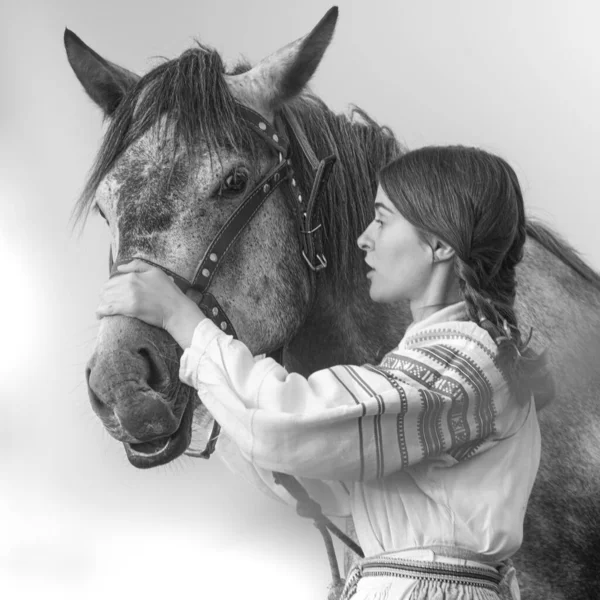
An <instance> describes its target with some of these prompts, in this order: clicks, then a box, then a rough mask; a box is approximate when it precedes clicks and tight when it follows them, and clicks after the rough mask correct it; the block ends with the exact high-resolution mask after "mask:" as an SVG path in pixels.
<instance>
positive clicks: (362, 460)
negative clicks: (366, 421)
mask: <svg viewBox="0 0 600 600" xmlns="http://www.w3.org/2000/svg"><path fill="white" fill-rule="evenodd" d="M329 371H330V372H331V374H332V375H333V376H334V377H335V378H336V379H337V380H338V381H339V382H340V384H341V385H342V386H343V387H344V389H345V390H346V391H347V392H348V394H350V396H351V397H352V399H353V400H354V402H355V403H356V404H357V405H358V406H361V407H362V416H360V417H359V418H358V451H359V454H360V478H359V479H360V481H362V480H363V479H364V477H365V450H364V438H363V429H362V426H363V423H362V421H363V418H364V416H365V412H366V407H365V405H364V404H362V403H361V402H360V401H359V400H358V398H357V397H356V396H355V395H354V394H353V393H352V390H351V389H350V388H349V387H348V386H347V385H346V384H345V383H344V382H343V381H342V380H341V378H340V376H339V375H338V374H337V373H336V372H335V371H334V370H333V368H330V369H329Z"/></svg>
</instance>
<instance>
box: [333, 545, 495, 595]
mask: <svg viewBox="0 0 600 600" xmlns="http://www.w3.org/2000/svg"><path fill="white" fill-rule="evenodd" d="M363 577H403V578H407V579H416V580H420V581H435V582H439V583H448V584H454V585H461V586H471V587H476V588H480V589H485V590H489V591H491V592H493V593H495V594H499V593H500V582H501V580H502V577H501V575H500V573H499V571H498V570H497V569H495V568H493V567H491V566H489V565H485V564H481V565H480V566H479V567H476V566H470V565H457V564H448V563H442V562H432V561H418V560H411V559H403V558H398V557H395V558H385V557H382V556H373V557H370V558H367V559H365V560H363V561H361V562H359V563H358V564H357V565H355V566H354V568H353V569H352V570H351V571H350V573H349V574H348V578H347V579H346V584H345V586H344V589H343V591H342V595H341V596H340V600H350V599H351V598H352V597H353V596H354V594H355V592H356V589H357V586H358V582H359V581H360V579H362V578H363Z"/></svg>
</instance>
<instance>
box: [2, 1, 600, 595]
mask: <svg viewBox="0 0 600 600" xmlns="http://www.w3.org/2000/svg"><path fill="white" fill-rule="evenodd" d="M329 6H330V4H329V2H324V1H320V0H303V1H302V2H291V1H290V0H279V1H274V0H257V1H249V0H213V1H208V0H204V1H202V0H194V1H192V0H168V1H167V0H150V1H149V0H102V1H99V0H97V1H95V2H90V1H88V0H53V1H52V2H45V1H42V0H38V1H37V2H34V1H31V0H30V1H21V2H12V3H11V6H10V8H7V7H6V5H5V4H3V6H2V8H0V11H1V14H0V44H1V46H0V48H1V52H0V76H1V82H2V85H1V88H0V269H1V271H0V273H1V274H0V277H1V279H0V281H1V284H0V286H1V288H0V315H1V319H2V321H1V323H0V340H1V345H0V348H1V350H0V353H1V356H0V408H1V411H0V596H1V597H3V598H11V599H18V598H26V599H29V598H35V597H44V598H63V599H71V598H73V599H77V600H87V599H94V600H95V599H98V600H100V599H102V600H104V599H105V598H110V599H114V600H121V599H125V598H127V599H129V598H132V597H136V598H144V599H150V600H151V599H154V598H157V599H158V598H164V597H165V596H167V595H168V597H188V598H196V599H198V600H202V599H207V598H236V597H244V598H261V599H265V600H270V599H273V600H275V599H277V600H279V599H280V598H282V597H285V598H286V599H290V600H295V599H304V600H306V599H313V598H316V599H319V598H324V597H325V589H326V586H327V583H328V578H329V573H328V567H327V561H326V558H325V555H324V550H323V547H322V544H321V541H320V538H319V536H318V533H317V532H316V530H314V528H312V527H311V526H310V524H309V523H308V522H304V521H301V520H300V519H299V517H296V516H295V515H294V514H293V511H291V510H290V509H288V508H286V507H283V506H279V505H277V504H275V503H273V502H272V501H270V500H269V499H267V498H263V497H262V496H260V495H259V494H258V493H257V492H255V491H254V490H252V489H249V488H248V487H247V486H245V485H244V484H243V483H241V482H238V481H236V480H235V479H234V477H233V476H232V475H230V474H229V473H227V472H226V471H225V469H224V468H222V466H221V465H219V464H217V463H216V462H215V461H211V462H210V463H205V462H202V463H199V462H197V461H194V460H192V459H188V458H185V459H182V460H180V461H178V462H177V463H175V464H171V465H169V466H167V467H164V468H160V469H156V470H153V471H136V470H135V469H134V468H133V467H131V466H130V465H129V463H128V462H127V460H126V458H125V454H124V452H123V450H122V448H121V446H120V445H119V444H118V443H116V442H115V441H114V440H112V439H111V438H109V436H108V435H107V434H106V433H104V431H103V429H102V427H101V425H100V422H99V421H98V420H97V419H96V418H95V416H94V415H93V413H92V411H91V409H90V408H89V407H88V402H87V394H86V389H85V386H84V384H83V371H84V366H85V363H86V360H87V358H88V357H89V355H90V353H91V350H92V347H93V341H94V336H95V330H96V326H97V324H96V321H95V319H94V310H95V305H96V299H97V293H98V289H99V287H100V286H101V284H102V282H103V281H104V279H105V278H106V274H107V273H106V270H107V264H106V262H107V241H108V236H107V232H106V231H105V229H104V227H103V225H102V224H101V223H100V222H99V219H97V220H96V221H94V222H92V223H91V224H90V225H89V226H88V228H87V229H86V230H85V232H84V234H83V235H82V237H81V238H80V239H77V238H76V237H75V236H73V235H71V233H70V230H69V225H68V219H69V214H70V210H71V208H72V206H73V204H74V202H75V200H76V198H77V195H78V193H79V192H80V191H81V189H82V187H83V184H84V181H85V175H86V172H87V171H88V169H89V167H90V166H91V164H92V161H93V158H94V155H95V152H96V150H97V148H98V145H99V141H100V139H101V136H102V132H103V128H102V124H101V115H100V112H99V110H98V109H97V108H96V107H95V106H94V105H93V104H92V103H91V101H90V100H89V99H88V98H87V97H86V96H85V94H84V92H83V91H82V89H81V87H80V85H79V83H78V81H77V80H76V78H75V76H74V75H73V73H72V72H71V70H70V67H69V65H68V63H67V60H66V57H65V53H64V49H63V46H62V35H63V30H64V27H65V26H68V27H69V28H70V29H72V30H74V31H75V32H76V33H77V34H78V35H80V36H81V37H82V38H83V39H84V41H86V43H88V44H89V45H91V46H92V47H93V48H94V49H95V50H97V51H98V52H100V53H101V54H102V55H104V56H105V57H107V58H109V59H110V60H112V61H114V62H118V63H120V64H122V65H123V66H126V67H127V68H129V69H131V70H134V71H137V72H140V73H141V72H144V71H147V70H148V69H149V68H150V67H151V66H152V65H154V64H156V59H152V58H149V57H157V56H166V57H175V56H177V55H178V54H179V53H180V52H182V51H183V50H184V49H186V48H187V47H189V46H190V45H192V43H193V38H194V37H197V38H198V39H200V40H201V41H203V42H204V43H207V44H209V45H212V46H214V47H215V48H217V49H218V50H219V51H220V52H221V53H222V54H223V56H224V57H225V58H226V59H227V60H228V61H229V62H231V61H234V60H235V59H237V58H239V57H240V56H241V55H243V56H245V57H247V58H249V59H250V60H251V61H253V62H254V61H257V60H259V59H260V58H261V57H263V56H264V55H266V54H268V53H270V52H272V51H274V50H275V49H277V48H278V47H279V46H281V45H284V44H286V43H287V42H289V41H291V40H292V39H295V38H297V37H299V36H301V35H303V34H304V33H306V32H307V31H309V30H310V29H311V28H312V26H313V25H314V24H316V22H317V21H318V20H319V19H320V18H321V16H322V15H323V14H324V13H325V11H326V10H327V8H329ZM598 6H599V5H598V3H597V2H595V1H594V0H589V1H584V0H539V1H536V0H519V1H517V0H503V1H502V2H500V1H498V0H492V1H487V0H418V1H417V0H413V1H408V0H389V1H387V2H377V1H374V0H371V1H368V2H367V1H362V2H361V1H358V0H357V1H343V2H341V3H340V19H339V22H338V29H337V32H336V35H335V39H334V42H333V45H332V47H331V48H330V49H329V51H328V52H327V54H326V57H325V60H324V62H323V63H322V66H321V68H320V69H319V71H318V73H317V76H316V77H315V78H314V80H313V84H312V88H313V90H314V91H315V92H316V93H318V94H319V95H321V96H322V97H323V98H324V100H325V101H326V102H327V103H328V104H329V105H330V106H331V107H332V108H334V109H336V110H344V109H345V108H346V107H347V106H348V105H349V104H350V103H355V104H358V105H359V106H361V107H362V108H364V109H366V110H367V111H368V112H369V113H370V114H371V115H372V116H373V117H375V118H376V119H377V120H378V121H380V122H381V123H385V124H387V125H389V126H391V127H392V128H393V129H394V131H395V132H396V134H397V135H398V136H399V138H400V139H401V140H402V141H403V142H404V143H405V144H406V145H407V146H409V147H412V148H414V147H418V146H422V145H425V144H446V143H462V144H473V145H480V146H482V147H484V148H486V149H488V150H491V151H493V152H497V153H499V154H501V155H503V156H504V157H505V158H506V159H508V160H509V162H511V164H513V166H514V167H515V168H516V169H517V172H518V174H519V176H520V178H521V182H522V185H523V188H524V192H525V196H526V203H527V206H528V208H529V211H530V213H531V214H535V215H539V216H542V217H543V218H545V219H546V220H547V221H548V222H549V223H550V224H551V225H553V226H554V227H555V228H556V229H557V230H558V231H559V232H561V233H562V234H564V236H565V237H566V238H567V239H568V240H569V241H570V242H571V243H572V244H573V245H574V246H575V247H576V248H577V249H579V250H580V251H581V252H582V253H583V255H584V257H585V258H587V259H588V260H589V262H590V263H591V264H592V265H593V266H595V267H596V268H598V267H600V248H599V247H598V244H597V240H598V235H597V215H598V201H599V198H598V192H597V189H598V175H599V169H598V160H599V158H600V152H599V151H598V139H599V137H600V117H599V107H600V37H599V36H598V22H599V19H598V17H599V16H600V9H599V8H598Z"/></svg>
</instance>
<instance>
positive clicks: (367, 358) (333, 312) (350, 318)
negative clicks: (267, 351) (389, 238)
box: [284, 278, 411, 376]
mask: <svg viewBox="0 0 600 600" xmlns="http://www.w3.org/2000/svg"><path fill="white" fill-rule="evenodd" d="M410 321H411V317H410V311H409V309H408V306H407V305H404V304H396V305H383V304H376V303H375V302H373V301H372V300H371V299H370V297H369V293H368V288H367V280H366V278H364V282H362V283H359V282H357V285H356V287H355V288H354V291H351V292H350V291H349V290H344V291H341V290H338V289H336V287H335V286H333V285H331V284H330V283H329V282H326V281H323V282H321V283H320V285H319V286H318V288H317V293H316V297H315V300H314V303H313V305H312V309H311V311H310V313H309V314H308V317H307V318H306V320H305V322H304V324H303V325H302V327H301V328H300V330H299V331H298V332H297V333H296V335H295V336H294V338H293V339H292V340H291V341H290V342H289V343H288V344H287V345H286V348H285V354H284V360H285V364H286V366H287V368H288V369H289V370H291V371H295V372H298V373H301V374H303V375H305V376H308V375H309V374H310V373H312V372H314V371H316V370H319V369H324V368H327V367H329V366H332V365H337V364H355V365H362V364H365V363H369V364H378V363H379V362H380V361H381V359H382V358H383V356H384V355H385V354H386V353H387V352H389V351H390V350H391V349H392V348H394V347H395V346H397V345H398V343H399V342H400V340H401V339H402V336H403V335H404V332H405V330H406V327H407V326H408V324H409V323H410Z"/></svg>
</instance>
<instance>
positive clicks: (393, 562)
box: [340, 549, 520, 600]
mask: <svg viewBox="0 0 600 600" xmlns="http://www.w3.org/2000/svg"><path fill="white" fill-rule="evenodd" d="M340 600H520V593H519V588H518V584H517V581H516V576H515V571H514V568H513V567H512V564H511V563H510V561H507V562H505V563H503V564H502V565H501V566H500V568H496V567H495V566H492V565H489V564H485V563H482V562H479V561H475V560H468V559H464V558H456V557H453V556H443V555H440V554H438V553H437V552H433V551H432V550H429V549H415V550H405V551H402V552H388V553H385V554H380V555H377V556H373V557H370V558H367V559H364V560H362V561H361V562H360V563H358V564H357V565H356V566H355V567H354V568H353V569H352V570H351V571H350V573H349V574H348V578H347V580H346V585H345V587H344V591H343V592H342V595H341V598H340Z"/></svg>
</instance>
